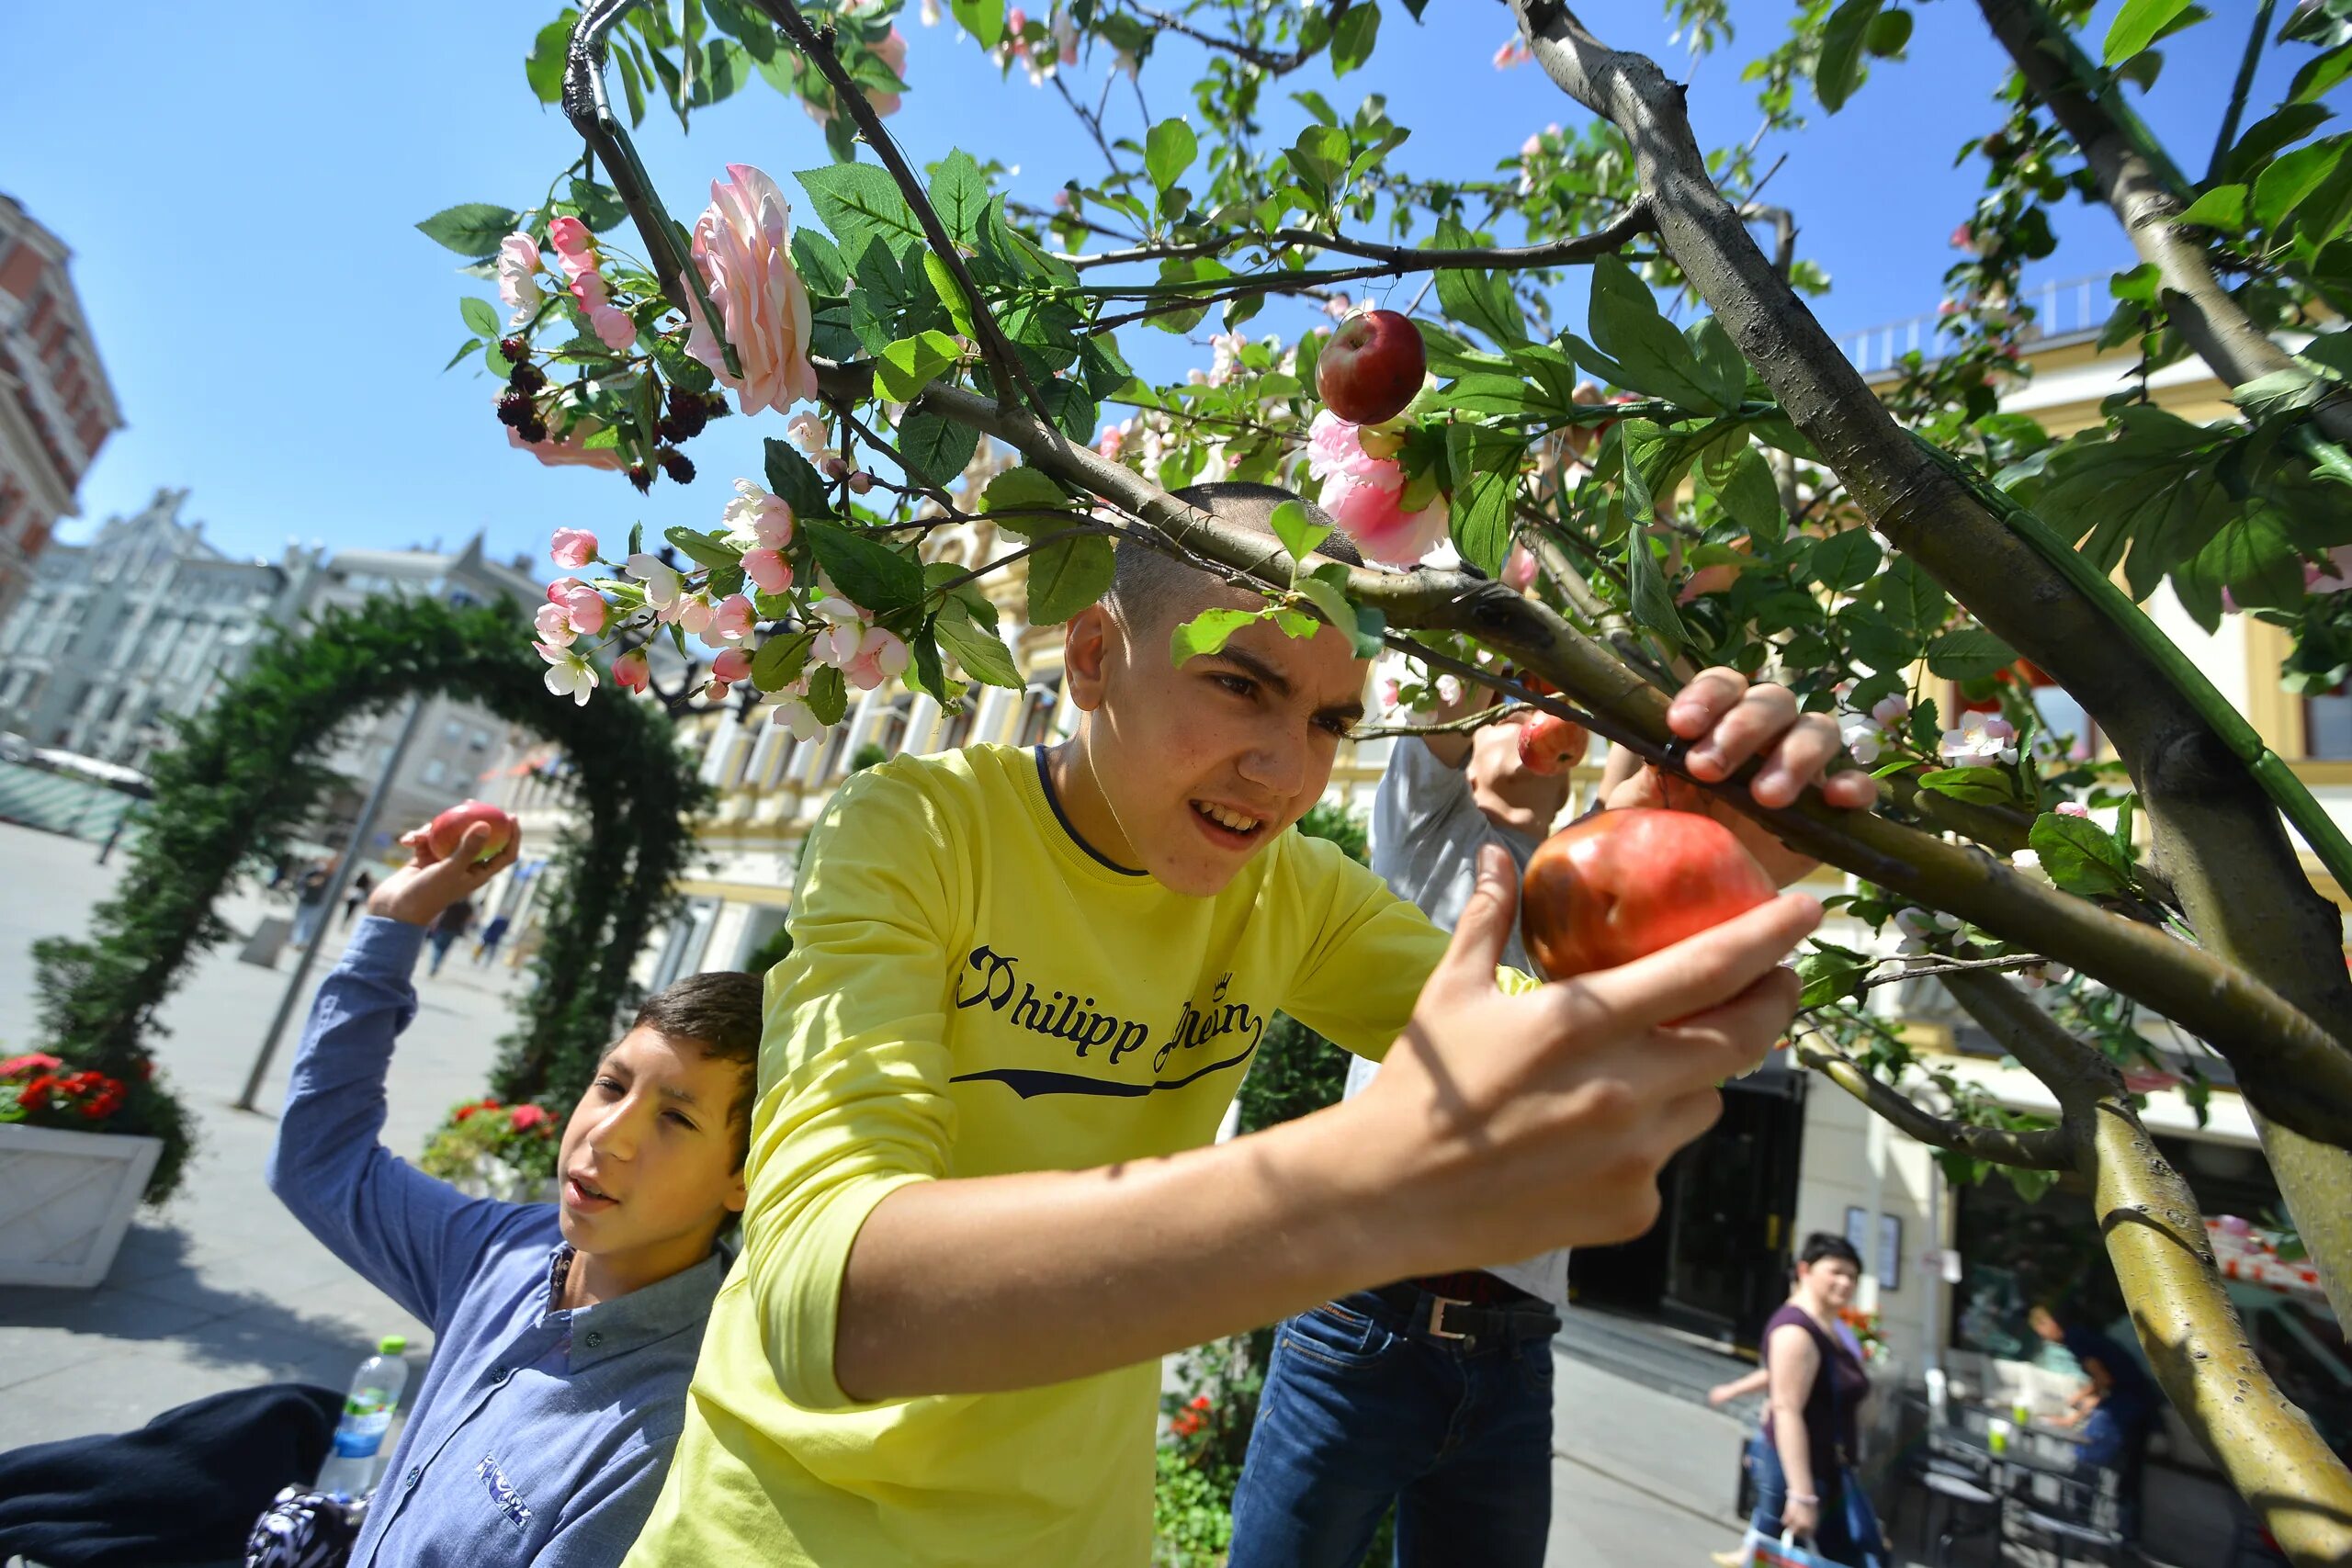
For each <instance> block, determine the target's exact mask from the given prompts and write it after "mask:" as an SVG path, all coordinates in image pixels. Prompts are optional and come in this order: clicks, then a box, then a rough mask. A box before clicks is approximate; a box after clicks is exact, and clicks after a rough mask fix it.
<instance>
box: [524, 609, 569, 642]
mask: <svg viewBox="0 0 2352 1568" xmlns="http://www.w3.org/2000/svg"><path fill="white" fill-rule="evenodd" d="M531 626H532V627H533V628H534V629H535V630H537V633H538V634H539V640H540V641H541V642H543V643H546V644H548V646H549V647H551V648H570V647H571V639H572V637H574V636H575V635H577V634H575V633H574V632H573V631H572V629H571V613H570V612H569V611H567V610H566V609H565V608H564V607H563V606H562V605H561V604H542V605H540V606H539V607H538V609H537V611H535V612H533V614H532V615H531Z"/></svg>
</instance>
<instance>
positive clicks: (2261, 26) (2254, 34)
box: [2205, 0, 2278, 180]
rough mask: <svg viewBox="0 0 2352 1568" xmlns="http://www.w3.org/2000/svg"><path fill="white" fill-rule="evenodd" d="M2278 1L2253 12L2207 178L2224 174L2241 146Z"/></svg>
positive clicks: (2272, 0) (2265, 3)
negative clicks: (2244, 120)
mask: <svg viewBox="0 0 2352 1568" xmlns="http://www.w3.org/2000/svg"><path fill="white" fill-rule="evenodd" d="M2277 5H2278V0H2260V3H2259V4H2257V5H2256V6H2255V8H2254V26H2253V27H2251V28H2247V29H2246V35H2245V53H2244V54H2243V55H2241V56H2239V58H2238V79H2237V80H2236V81H2235V82H2234V83H2233V84H2231V86H2230V107H2228V109H2226V110H2225V111H2223V113H2222V130H2221V133H2220V134H2219V135H2217V136H2216V137H2214V138H2213V156H2212V159H2211V162H2209V163H2208V164H2206V166H2205V177H2206V178H2207V179H2208V180H2211V179H2212V178H2213V177H2214V176H2215V175H2218V174H2220V173H2221V172H2222V159H2224V158H2226V157H2228V156H2229V155H2230V149H2231V148H2233V147H2234V146H2236V145H2237V144H2238V121H2239V119H2240V118H2242V117H2243V116H2244V115H2245V98H2246V95H2247V94H2248V93H2250V92H2252V91H2253V90H2254V72H2255V67H2256V66H2257V65H2259V64H2260V63H2261V62H2262V40H2263V39H2266V38H2267V37H2269V36H2270V13H2271V11H2272V9H2273V8H2274V7H2275V6H2277Z"/></svg>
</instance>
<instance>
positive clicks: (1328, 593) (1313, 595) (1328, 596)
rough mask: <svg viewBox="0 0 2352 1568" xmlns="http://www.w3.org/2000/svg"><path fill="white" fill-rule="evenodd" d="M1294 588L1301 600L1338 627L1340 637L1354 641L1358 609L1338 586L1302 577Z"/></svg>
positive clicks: (1322, 579) (1325, 581)
mask: <svg viewBox="0 0 2352 1568" xmlns="http://www.w3.org/2000/svg"><path fill="white" fill-rule="evenodd" d="M1292 587H1294V588H1295V589H1296V590H1297V591H1298V594H1299V597H1300V598H1302V599H1305V600H1306V602H1307V603H1308V604H1312V605H1314V606H1315V608H1316V609H1317V611H1319V612H1321V614H1322V616H1323V618H1324V619H1325V620H1327V621H1329V622H1330V623H1331V624H1332V625H1333V626H1337V627H1338V628H1339V630H1340V636H1342V637H1347V638H1349V639H1350V640H1351V641H1352V640H1354V637H1355V635H1356V607H1355V606H1354V605H1353V604H1349V603H1348V596H1347V595H1346V594H1345V593H1342V592H1340V589H1339V587H1338V586H1337V585H1336V584H1334V583H1332V582H1330V581H1328V580H1326V579H1324V578H1320V577H1302V578H1300V579H1299V580H1298V581H1296V582H1295V583H1293V584H1292Z"/></svg>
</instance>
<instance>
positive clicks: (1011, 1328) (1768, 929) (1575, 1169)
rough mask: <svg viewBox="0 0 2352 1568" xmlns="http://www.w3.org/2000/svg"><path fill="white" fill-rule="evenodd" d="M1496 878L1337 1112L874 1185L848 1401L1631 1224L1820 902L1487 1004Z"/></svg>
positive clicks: (1031, 1378) (1070, 1361)
mask: <svg viewBox="0 0 2352 1568" xmlns="http://www.w3.org/2000/svg"><path fill="white" fill-rule="evenodd" d="M1514 884H1515V878H1514V877H1513V875H1512V874H1511V870H1510V859H1509V857H1508V856H1506V855H1504V854H1503V853H1502V852H1500V851H1489V852H1487V858H1486V859H1485V860H1483V861H1482V863H1481V866H1480V884H1479V890H1478V893H1477V895H1476V897H1474V898H1473V899H1472V901H1471V906H1470V908H1468V909H1466V910H1465V911H1464V916H1463V919H1462V921H1461V924H1460V926H1459V927H1458V928H1457V930H1456V931H1455V933H1454V939H1453V946H1452V947H1451V948H1450V949H1449V951H1448V953H1447V954H1446V958H1445V961H1444V963H1443V964H1442V965H1441V966H1440V967H1439V969H1438V971H1437V973H1436V974H1435V975H1433V976H1431V977H1430V982H1429V984H1428V986H1427V987H1425V988H1424V990H1423V992H1422V994H1421V1002H1420V1005H1419V1008H1418V1009H1417V1010H1415V1013H1414V1016H1413V1021H1412V1023H1411V1025H1410V1026H1409V1027H1408V1030H1407V1031H1406V1032H1405V1034H1404V1035H1403V1037H1402V1038H1400V1039H1399V1041H1398V1042H1397V1046H1396V1048H1395V1049H1394V1050H1393V1051H1391V1053H1390V1054H1389V1058H1388V1066H1387V1067H1386V1068H1385V1070H1384V1071H1383V1072H1382V1073H1381V1075H1380V1077H1378V1078H1377V1079H1375V1080H1374V1085H1373V1087H1372V1088H1371V1089H1368V1090H1366V1092H1364V1093H1363V1094H1362V1095H1360V1096H1358V1097H1357V1098H1356V1099H1354V1100H1348V1101H1346V1102H1344V1103H1342V1104H1340V1105H1338V1106H1334V1107H1332V1108H1331V1109H1329V1110H1328V1111H1319V1112H1317V1113H1316V1114H1314V1115H1312V1116H1308V1117H1304V1118H1302V1119H1300V1120H1298V1121H1296V1122H1287V1123H1284V1124H1283V1125H1282V1126H1280V1127H1275V1128H1272V1129H1269V1130H1268V1131H1266V1132H1263V1133H1260V1134H1253V1135H1251V1136H1249V1137H1244V1138H1238V1139H1235V1140H1234V1141H1232V1142H1231V1143H1227V1144H1224V1145H1217V1146H1216V1147H1213V1148H1206V1149H1199V1150H1193V1151H1190V1152H1187V1153H1183V1154H1180V1155H1176V1156H1170V1157H1168V1158H1163V1159H1156V1160H1149V1161H1141V1162H1136V1163H1132V1164H1127V1165H1121V1166H1114V1167H1106V1168H1100V1169H1095V1170H1082V1171H1070V1172H1035V1173H1029V1174H1023V1175H1016V1176H1001V1177H987V1178H981V1179H965V1180H937V1181H911V1182H907V1183H901V1184H899V1185H897V1186H896V1187H895V1188H893V1189H892V1190H888V1192H887V1194H886V1195H885V1196H883V1197H882V1198H881V1199H880V1201H878V1202H876V1203H874V1204H872V1205H871V1206H870V1207H869V1208H868V1209H867V1210H866V1211H865V1216H864V1221H863V1224H862V1226H860V1227H859V1228H857V1229H856V1231H855V1232H854V1237H853V1245H851V1246H850V1247H849V1248H848V1252H847V1258H846V1269H845V1270H844V1272H843V1275H842V1281H841V1286H840V1295H839V1310H838V1315H837V1317H836V1318H835V1319H834V1320H833V1321H832V1322H831V1325H830V1326H831V1328H832V1331H833V1333H834V1336H835V1340H834V1344H833V1345H832V1347H831V1364H832V1370H831V1381H832V1382H834V1383H835V1384H836V1385H837V1392H838V1393H839V1394H840V1395H841V1397H842V1399H843V1400H850V1401H856V1400H877V1399H885V1398H895V1397H905V1396H911V1395H917V1394H936V1393H984V1392H989V1391H993V1390H1001V1389H1012V1388H1022V1387H1030V1386H1035V1385H1038V1384H1042V1383H1048V1382H1059V1381H1062V1380H1064V1379H1068V1378H1074V1377H1080V1376H1085V1375H1088V1374H1091V1373H1095V1372H1101V1371H1109V1370H1111V1369H1114V1368H1116V1367H1121V1366H1126V1365H1131V1364H1133V1363H1136V1362H1138V1361H1143V1360H1148V1359H1152V1358H1154V1357H1157V1356H1159V1355H1162V1354H1165V1353H1167V1352H1169V1351H1171V1350H1176V1349H1181V1348H1184V1347H1186V1346H1190V1345H1196V1344H1200V1343H1202V1342H1204V1341H1205V1340H1208V1339H1212V1338H1215V1337H1218V1336H1220V1335H1226V1334H1232V1333H1238V1332H1240V1331H1242V1330H1244V1329H1247V1328H1250V1327H1253V1326H1255V1325H1259V1324H1262V1323H1270V1322H1272V1321H1274V1320H1276V1319H1278V1318H1281V1317H1283V1316H1284V1315H1286V1314H1291V1313H1294V1312H1297V1311H1300V1310H1303V1309H1305V1308H1306V1307H1308V1306H1311V1305H1313V1304H1314V1303H1317V1302H1321V1301H1325V1300H1329V1299H1330V1298H1331V1297H1333V1296H1335V1295H1340V1294H1344V1293H1345V1292H1348V1291H1350V1290H1353V1289H1356V1288H1359V1287H1361V1286H1364V1285H1367V1284H1372V1283H1375V1282H1378V1281H1380V1280H1389V1279H1396V1278H1399V1277H1401V1276H1405V1275H1409V1274H1415V1273H1430V1272H1436V1271H1442V1270H1444V1269H1453V1268H1467V1267H1475V1266H1476V1264H1477V1263H1478V1261H1479V1260H1480V1259H1482V1258H1501V1257H1523V1256H1527V1255H1530V1254H1532V1253H1536V1252H1540V1251H1544V1250H1545V1249H1547V1248H1550V1247H1560V1246H1567V1245H1576V1244H1582V1243H1588V1242H1598V1241H1603V1240H1620V1239H1623V1237H1625V1236H1627V1235H1634V1234H1637V1233H1638V1232H1639V1231H1640V1230H1642V1229H1643V1228H1645V1226H1646V1224H1648V1222H1649V1219H1650V1218H1651V1217H1652V1216H1653V1215H1654V1214H1655V1212H1656V1207H1657V1185H1656V1180H1657V1169H1658V1168H1659V1167H1660V1166H1661V1165H1663V1164H1664V1163H1665V1161H1666V1160H1667V1159H1668V1157H1669V1156H1671V1155H1672V1154H1673V1153H1674V1151H1675V1150H1676V1149H1678V1148H1679V1147H1681V1146H1682V1145H1684V1144H1685V1143H1687V1142H1689V1141H1690V1140H1691V1138H1693V1137H1695V1136H1697V1135H1698V1134H1699V1133H1700V1132H1702V1131H1703V1130H1704V1129H1705V1127H1706V1126H1707V1125H1709V1124H1710V1123H1712V1122H1713V1119H1714V1117H1715V1115H1716V1114H1717V1113H1718V1111H1719V1108H1720V1102H1719V1100H1718V1099H1717V1097H1716V1095H1715V1092H1714V1085H1715V1084H1716V1083H1717V1082H1719V1081H1720V1080H1721V1079H1723V1078H1724V1077H1730V1076H1732V1075H1734V1074H1736V1073H1741V1072H1745V1071H1747V1070H1748V1069H1750V1068H1752V1067H1753V1066H1755V1065H1756V1064H1757V1063H1758V1061H1760V1060H1761V1059H1762V1057H1763V1055H1764V1054H1765V1053H1766V1052H1767V1051H1768V1050H1769V1049H1770V1046H1771V1044H1772V1043H1773V1041H1774V1040H1776V1039H1777V1038H1778V1037H1779V1035H1780V1032H1781V1030H1782V1029H1783V1028H1784V1027H1785V1026H1786V1024H1787V1022H1788V1020H1789V1018H1790V1016H1791V1013H1792V1010H1793V1008H1794V1005H1795V998H1796V987H1795V985H1794V983H1793V981H1794V977H1793V976H1792V975H1790V974H1789V973H1787V972H1786V971H1783V970H1781V969H1779V968H1777V967H1776V966H1777V964H1779V962H1780V960H1781V957H1783V956H1784V955H1785V954H1786V953H1787V952H1788V950H1789V949H1790V947H1791V946H1792V945H1793V944H1794V942H1796V941H1797V940H1798V938H1799V937H1801V936H1802V935H1803V934H1804V932H1805V931H1808V930H1810V929H1811V927H1812V926H1813V924H1814V923H1815V921H1816V920H1817V919H1819V906H1818V905H1816V904H1815V903H1814V902H1813V900H1811V899H1809V898H1805V897H1783V898H1781V899H1780V900H1778V901H1777V902H1775V903H1773V904H1770V905H1767V906H1764V907H1762V908H1758V909H1755V910H1751V911H1749V912H1748V913H1747V914H1746V915H1743V916H1741V917H1739V918H1738V919H1735V920H1732V921H1729V922H1726V923H1725V924H1724V925H1722V926H1720V927H1717V928H1716V929H1714V930H1713V931H1708V932H1705V933H1703V934H1702V935H1701V936H1698V937H1695V938H1693V939H1691V941H1689V942H1683V943H1681V944H1680V945H1679V946H1677V947H1674V948H1671V949H1668V950H1667V951H1666V952H1664V953H1658V954H1656V955H1654V956H1652V957H1651V958H1648V959H1645V960H1643V961H1641V962H1640V963H1637V964H1629V965H1627V966H1625V967H1624V968H1622V969H1618V970H1612V971H1609V972H1607V973H1605V974H1601V975H1596V976H1589V977H1588V978H1587V979H1584V980H1579V981H1576V982H1573V983H1569V984H1566V985H1558V986H1547V987H1543V988H1541V989H1540V990H1536V991H1533V992H1530V993H1527V994H1524V995H1520V996H1506V995H1504V994H1503V993H1502V992H1501V991H1500V990H1498V988H1497V987H1496V985H1495V960H1496V955H1497V954H1498V952H1499V951H1500V949H1501V946H1502V943H1503V940H1504V937H1505V935H1506V934H1507V932H1508V931H1509V930H1510V921H1511V919H1512V918H1513V916H1514V914H1515V912H1516V907H1517V905H1516V897H1515V886H1514ZM1669 1019H1673V1020H1679V1021H1678V1022H1673V1023H1669V1022H1668V1020H1669ZM786 1393H787V1394H788V1395H791V1396H793V1397H795V1398H797V1397H799V1396H798V1394H797V1393H795V1390H794V1387H793V1385H792V1384H791V1383H789V1382H787V1383H786Z"/></svg>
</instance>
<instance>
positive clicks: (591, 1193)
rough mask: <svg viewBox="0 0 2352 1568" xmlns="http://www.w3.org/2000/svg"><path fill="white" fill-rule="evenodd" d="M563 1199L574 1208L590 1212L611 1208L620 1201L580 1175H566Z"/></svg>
mask: <svg viewBox="0 0 2352 1568" xmlns="http://www.w3.org/2000/svg"><path fill="white" fill-rule="evenodd" d="M563 1201H565V1202H566V1203H568V1204H570V1205H571V1207H572V1208H574V1209H579V1210H582V1211H584V1212H586V1213H594V1212H595V1211H597V1210H599V1209H607V1208H610V1207H612V1206H613V1205H614V1204H616V1203H617V1202H619V1201H620V1200H619V1199H617V1198H616V1197H614V1196H612V1195H611V1194H610V1193H608V1192H606V1191H605V1190H604V1189H603V1188H601V1187H599V1186H597V1185H596V1184H595V1183H594V1182H593V1181H587V1180H583V1179H581V1178H580V1177H578V1176H566V1177H565V1178H564V1179H563Z"/></svg>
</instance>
